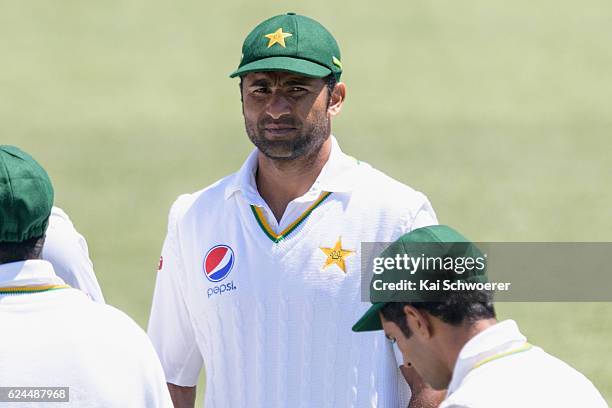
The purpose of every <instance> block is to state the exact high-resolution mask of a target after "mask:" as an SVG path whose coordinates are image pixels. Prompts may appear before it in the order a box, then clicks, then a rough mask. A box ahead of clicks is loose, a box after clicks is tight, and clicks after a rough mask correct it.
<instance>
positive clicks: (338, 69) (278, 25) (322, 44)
mask: <svg viewBox="0 0 612 408" xmlns="http://www.w3.org/2000/svg"><path fill="white" fill-rule="evenodd" d="M262 71H285V72H293V73H295V74H299V75H304V76H307V77H313V78H323V77H326V76H328V75H329V74H332V73H333V74H334V76H335V77H336V80H340V75H341V74H342V63H341V62H340V49H339V48H338V44H337V43H336V40H335V39H334V37H333V36H332V35H331V33H330V32H329V31H327V29H326V28H325V27H323V26H322V25H321V24H320V23H318V22H316V21H315V20H313V19H311V18H308V17H305V16H300V15H297V14H295V13H287V14H281V15H279V16H275V17H272V18H269V19H268V20H266V21H264V22H262V23H260V24H259V25H258V26H257V27H255V28H254V29H253V31H251V32H250V33H249V35H248V36H247V37H246V39H245V40H244V43H243V45H242V59H241V60H240V65H239V66H238V69H237V70H236V71H234V72H232V74H231V75H230V77H232V78H234V77H236V76H242V75H244V74H248V73H249V72H262Z"/></svg>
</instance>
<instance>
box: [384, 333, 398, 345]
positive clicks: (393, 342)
mask: <svg viewBox="0 0 612 408" xmlns="http://www.w3.org/2000/svg"><path fill="white" fill-rule="evenodd" d="M385 337H386V338H387V339H388V340H389V341H390V342H391V344H395V342H396V341H397V340H396V339H395V338H393V337H391V336H389V335H387V334H385Z"/></svg>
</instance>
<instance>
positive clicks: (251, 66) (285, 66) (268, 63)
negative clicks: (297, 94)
mask: <svg viewBox="0 0 612 408" xmlns="http://www.w3.org/2000/svg"><path fill="white" fill-rule="evenodd" d="M265 71H283V72H291V73H294V74H299V75H304V76H307V77H311V78H324V77H326V76H328V75H329V74H331V73H332V71H331V70H330V69H329V68H327V67H324V66H323V65H319V64H317V63H316V62H312V61H308V60H305V59H300V58H293V57H269V58H263V59H260V60H257V61H253V62H250V63H248V64H246V65H244V66H242V67H240V68H238V69H237V70H236V71H234V72H232V73H231V74H230V78H234V77H237V76H242V75H244V74H248V73H249V72H265Z"/></svg>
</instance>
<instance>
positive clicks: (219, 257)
mask: <svg viewBox="0 0 612 408" xmlns="http://www.w3.org/2000/svg"><path fill="white" fill-rule="evenodd" d="M234 260H235V257H234V251H233V250H232V248H230V247H228V246H227V245H215V246H214V247H212V248H211V249H210V250H209V251H208V252H207V253H206V256H205V257H204V272H205V274H206V278H207V279H208V280H209V281H211V282H219V281H222V280H223V279H225V278H226V277H227V275H229V273H230V271H231V270H232V268H233V266H234Z"/></svg>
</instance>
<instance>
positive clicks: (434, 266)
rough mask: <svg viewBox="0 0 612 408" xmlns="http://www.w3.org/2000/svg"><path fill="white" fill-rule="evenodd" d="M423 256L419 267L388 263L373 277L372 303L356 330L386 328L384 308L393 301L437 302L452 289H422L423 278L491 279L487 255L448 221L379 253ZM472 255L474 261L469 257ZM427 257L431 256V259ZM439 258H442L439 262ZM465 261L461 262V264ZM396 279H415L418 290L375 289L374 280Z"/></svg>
mask: <svg viewBox="0 0 612 408" xmlns="http://www.w3.org/2000/svg"><path fill="white" fill-rule="evenodd" d="M398 257H399V258H400V260H401V259H405V258H404V257H411V258H413V259H417V258H420V259H421V260H423V262H424V263H423V264H422V265H423V267H419V268H418V269H417V270H415V271H410V270H406V269H403V268H402V269H398V267H397V266H398V265H397V264H396V263H394V264H393V265H385V267H384V268H383V269H384V270H383V271H382V272H380V273H379V274H377V275H375V276H374V277H373V278H372V283H371V285H370V300H371V301H372V306H371V307H370V308H369V309H368V311H367V312H366V313H365V314H364V315H363V316H362V317H361V318H360V319H359V321H357V323H355V325H354V326H353V331H355V332H361V331H373V330H382V323H381V321H380V315H379V312H380V310H381V309H382V308H383V307H384V306H385V305H386V304H388V303H391V302H415V303H417V302H435V301H438V302H439V301H442V300H443V299H445V298H446V297H447V296H448V294H449V292H448V291H445V290H443V289H440V290H430V289H427V290H421V289H420V281H421V280H427V281H436V280H448V281H451V282H459V281H463V282H483V283H484V282H487V275H486V256H485V255H484V254H483V253H482V252H481V251H480V249H478V247H477V246H476V245H474V244H473V243H472V242H470V241H469V240H468V239H467V238H465V237H464V236H463V235H461V234H460V233H459V232H458V231H456V230H454V229H453V228H451V227H449V226H446V225H432V226H429V227H423V228H417V229H415V230H413V231H411V232H409V233H407V234H404V235H402V236H401V237H400V238H399V239H398V240H397V241H395V242H394V243H392V244H391V245H389V247H388V248H386V249H385V250H384V251H383V252H382V253H381V254H380V256H379V258H380V259H397V258H398ZM468 259H472V260H473V262H469V261H466V260H468ZM427 260H431V262H430V263H429V264H427V263H426V262H429V261H427ZM437 260H440V261H439V262H438V261H437ZM459 265H461V266H459ZM376 279H379V280H380V281H381V282H386V283H393V284H396V283H398V282H400V281H401V282H404V283H406V282H414V287H415V289H414V290H409V291H407V290H398V291H392V290H386V291H377V290H374V285H373V283H374V281H375V280H376Z"/></svg>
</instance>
